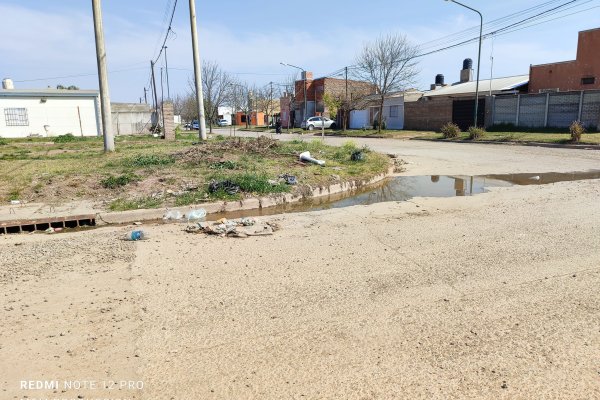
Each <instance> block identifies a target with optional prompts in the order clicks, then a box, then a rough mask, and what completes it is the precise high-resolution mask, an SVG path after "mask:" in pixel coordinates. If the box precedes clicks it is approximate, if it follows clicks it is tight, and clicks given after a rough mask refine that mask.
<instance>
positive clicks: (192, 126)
mask: <svg viewBox="0 0 600 400" xmlns="http://www.w3.org/2000/svg"><path fill="white" fill-rule="evenodd" d="M190 129H194V130H198V129H200V123H199V122H198V121H192V123H191V124H190Z"/></svg>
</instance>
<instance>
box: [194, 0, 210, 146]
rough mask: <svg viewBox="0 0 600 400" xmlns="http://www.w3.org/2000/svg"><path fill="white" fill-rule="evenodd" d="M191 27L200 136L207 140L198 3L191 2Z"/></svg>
mask: <svg viewBox="0 0 600 400" xmlns="http://www.w3.org/2000/svg"><path fill="white" fill-rule="evenodd" d="M190 25H191V26H192V51H193V53H194V78H195V79H194V80H195V82H196V101H197V102H198V125H199V127H198V134H199V137H200V139H201V140H206V139H207V137H206V120H205V118H204V95H203V94H202V64H201V63H200V53H199V52H198V32H197V28H196V1H195V0H190Z"/></svg>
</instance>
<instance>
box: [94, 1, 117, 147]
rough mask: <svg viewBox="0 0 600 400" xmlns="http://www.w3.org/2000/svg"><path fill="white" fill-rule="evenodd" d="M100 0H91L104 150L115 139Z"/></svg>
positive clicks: (111, 144) (112, 143)
mask: <svg viewBox="0 0 600 400" xmlns="http://www.w3.org/2000/svg"><path fill="white" fill-rule="evenodd" d="M100 3H101V0H92V10H93V13H94V35H95V37H96V58H97V61H98V83H99V87H100V112H101V114H102V136H103V137H104V151H105V152H110V151H115V139H114V138H113V133H112V118H111V115H110V114H111V113H110V95H109V93H108V70H107V68H106V47H105V46H104V29H103V27H102V5H101V4H100Z"/></svg>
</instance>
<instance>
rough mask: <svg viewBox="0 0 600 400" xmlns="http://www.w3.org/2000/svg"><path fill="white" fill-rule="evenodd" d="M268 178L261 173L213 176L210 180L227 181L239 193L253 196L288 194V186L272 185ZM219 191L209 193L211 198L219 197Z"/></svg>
mask: <svg viewBox="0 0 600 400" xmlns="http://www.w3.org/2000/svg"><path fill="white" fill-rule="evenodd" d="M269 179H271V178H269V176H268V175H266V174H261V173H243V174H235V175H214V176H212V177H211V180H217V181H222V180H229V181H231V182H233V183H235V184H236V185H238V186H239V187H240V191H242V192H245V193H253V194H268V193H282V192H289V191H290V186H289V185H286V184H284V183H278V184H277V185H272V184H271V183H270V182H269ZM219 192H220V191H217V192H214V193H211V196H215V195H219Z"/></svg>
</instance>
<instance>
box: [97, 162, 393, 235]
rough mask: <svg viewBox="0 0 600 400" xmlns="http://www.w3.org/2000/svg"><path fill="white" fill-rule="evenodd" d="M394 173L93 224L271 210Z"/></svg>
mask: <svg viewBox="0 0 600 400" xmlns="http://www.w3.org/2000/svg"><path fill="white" fill-rule="evenodd" d="M393 173H394V166H393V165H390V167H388V170H387V172H384V173H382V174H379V175H376V176H374V177H373V178H371V179H369V180H352V181H347V182H340V183H335V184H331V185H326V186H318V187H306V188H303V189H305V190H302V192H304V193H302V194H292V193H284V194H279V195H272V196H267V197H251V198H248V199H243V200H239V201H234V202H231V201H229V202H228V201H219V202H215V203H201V204H193V205H188V206H183V207H173V208H156V209H143V210H130V211H119V212H101V213H98V214H96V225H108V224H126V223H132V222H136V221H148V220H157V219H161V218H162V217H163V215H164V214H165V212H166V211H167V210H176V211H179V212H181V213H182V214H185V213H186V212H188V211H191V210H195V209H198V208H203V209H205V210H206V213H207V214H214V213H220V212H231V211H242V210H255V209H259V208H267V207H274V206H278V205H282V204H290V203H296V202H299V201H301V200H303V199H306V198H318V197H323V196H329V195H332V194H338V193H343V192H349V191H352V190H355V189H358V188H361V187H363V186H368V185H373V184H375V183H378V182H381V181H382V180H384V179H386V178H388V177H389V176H391V175H392V174H393Z"/></svg>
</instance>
